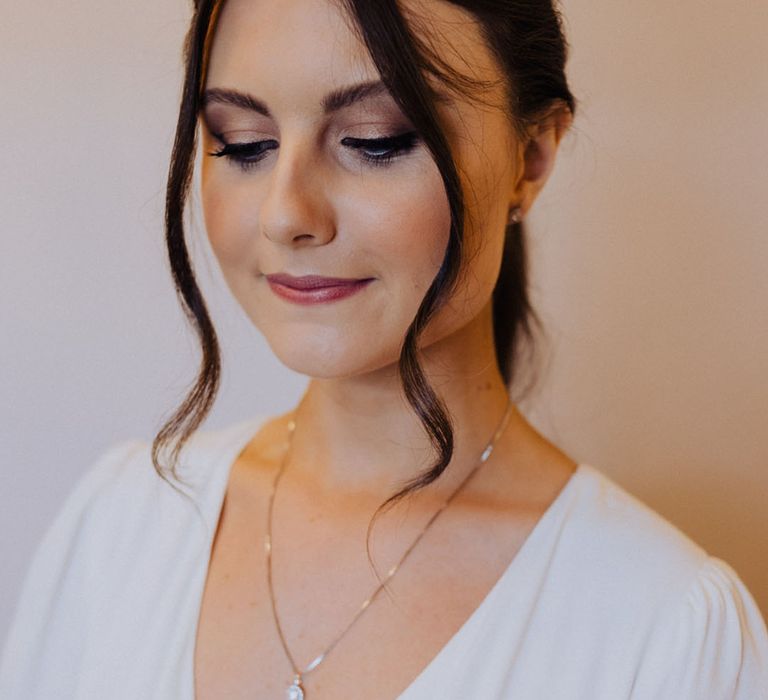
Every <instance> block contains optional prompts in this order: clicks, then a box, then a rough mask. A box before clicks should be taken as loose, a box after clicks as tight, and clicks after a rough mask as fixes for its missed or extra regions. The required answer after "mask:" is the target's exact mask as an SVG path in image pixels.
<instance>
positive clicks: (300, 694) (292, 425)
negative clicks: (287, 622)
mask: <svg viewBox="0 0 768 700" xmlns="http://www.w3.org/2000/svg"><path fill="white" fill-rule="evenodd" d="M511 408H512V402H509V403H507V409H506V411H505V412H504V416H503V417H502V419H501V422H500V424H499V426H498V428H497V429H496V432H495V433H494V434H493V438H492V439H491V441H490V442H489V443H488V445H487V446H486V448H485V449H484V450H483V452H482V454H481V455H480V461H479V462H478V463H477V465H476V466H475V467H474V468H473V469H472V470H471V471H470V472H469V473H468V474H467V476H466V477H464V479H463V480H462V481H461V483H460V484H459V485H458V486H457V487H456V489H455V490H454V491H453V493H452V494H451V495H450V496H449V497H448V498H447V499H446V500H445V501H444V502H443V505H442V506H440V508H438V510H437V512H436V513H435V514H434V515H433V516H432V517H431V518H430V519H429V521H428V522H427V524H426V525H425V526H424V527H423V528H422V530H421V532H420V533H419V535H418V536H417V537H416V539H415V540H414V541H413V542H412V543H411V546H410V547H408V549H406V550H405V554H403V556H402V557H400V561H399V562H397V564H395V565H394V566H393V567H392V568H391V569H390V570H389V571H388V572H387V575H386V577H385V578H384V580H383V581H382V582H381V583H380V584H379V586H378V587H377V588H376V590H375V591H374V592H373V594H372V595H371V596H370V597H369V598H368V600H366V601H365V602H364V603H363V604H362V605H361V606H360V608H359V609H358V611H357V613H356V614H355V616H354V617H353V618H352V621H351V622H350V623H349V624H348V625H347V626H346V627H345V628H344V629H343V630H342V631H341V633H340V634H339V635H337V637H336V639H334V640H333V642H332V643H331V644H330V646H329V647H328V648H327V649H326V650H325V651H324V652H323V653H322V654H320V655H319V656H318V657H316V658H315V660H314V661H312V662H311V663H310V664H309V665H308V666H307V667H306V668H305V669H304V670H303V671H301V670H300V669H299V667H298V665H297V664H296V661H295V660H294V658H293V655H292V654H291V652H290V650H289V649H288V644H287V643H286V641H285V635H284V634H283V628H282V626H281V625H280V618H279V617H278V614H277V604H276V602H275V593H274V590H273V588H272V508H273V504H274V501H275V492H276V491H277V484H278V482H279V481H280V477H281V476H282V475H283V471H284V470H285V465H286V463H287V461H288V452H289V449H290V446H291V441H292V438H293V433H294V431H295V429H296V421H295V420H293V419H291V421H290V422H289V423H288V436H289V437H288V441H287V442H286V444H285V452H284V453H283V460H282V463H281V465H280V469H279V470H278V472H277V474H276V475H275V479H274V481H273V483H272V493H271V494H270V497H269V508H268V511H267V533H266V535H265V538H264V549H265V551H266V554H267V584H268V588H269V598H270V601H271V603H272V614H273V616H274V618H275V626H276V627H277V632H278V635H279V636H280V642H281V644H282V645H283V650H284V651H285V655H286V657H288V660H289V661H290V663H291V667H292V668H293V683H291V685H290V686H289V687H288V691H287V697H288V700H304V698H305V697H306V691H305V689H304V685H303V678H304V676H306V675H307V674H309V673H310V672H311V671H314V670H315V669H316V668H317V667H318V666H319V665H320V662H322V661H323V659H325V657H326V656H327V655H328V653H329V652H330V651H331V650H332V649H333V648H334V647H335V646H336V645H337V644H338V642H339V640H340V639H341V638H342V637H343V636H344V635H345V634H346V633H347V631H348V630H349V628H350V627H352V625H353V624H354V623H355V621H356V620H357V618H358V617H360V615H362V614H363V612H364V611H365V609H366V608H367V607H368V606H369V605H370V604H371V603H372V602H373V600H374V599H375V598H376V596H377V595H378V594H379V592H380V591H381V590H382V589H383V588H384V586H385V585H386V583H387V581H389V580H390V579H391V578H392V577H393V576H394V575H395V572H397V570H398V569H399V568H400V565H401V564H402V563H403V562H404V561H405V559H406V557H407V556H408V555H409V554H410V553H411V551H412V550H413V548H414V547H415V546H416V545H417V544H418V542H419V540H421V538H422V537H423V536H424V533H425V532H426V531H427V529H428V528H429V526H430V525H432V523H433V522H434V521H435V519H436V518H437V516H438V515H440V513H442V512H443V511H444V510H445V508H446V507H447V506H448V504H449V503H450V502H451V501H452V500H453V499H454V498H455V497H456V494H458V493H459V491H461V489H462V488H464V485H465V484H466V483H467V482H468V481H469V479H470V477H472V475H473V474H475V472H477V470H478V469H479V468H480V467H481V466H482V465H483V464H484V463H485V462H486V461H487V460H488V458H489V457H490V456H491V452H493V448H494V445H495V444H496V441H497V440H498V439H499V437H500V435H501V434H502V432H504V428H506V425H507V422H508V420H509V415H510V411H511Z"/></svg>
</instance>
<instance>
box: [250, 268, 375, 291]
mask: <svg viewBox="0 0 768 700" xmlns="http://www.w3.org/2000/svg"><path fill="white" fill-rule="evenodd" d="M265 276H266V278H267V279H268V280H269V281H270V282H275V283H277V284H280V285H282V286H283V287H291V288H293V289H300V290H308V289H320V288H322V287H340V286H345V285H356V284H358V283H360V282H367V281H370V279H372V278H367V279H363V278H359V279H354V278H349V277H322V276H321V275H303V276H302V277H294V276H293V275H289V274H287V273H285V272H278V273H275V274H273V275H265Z"/></svg>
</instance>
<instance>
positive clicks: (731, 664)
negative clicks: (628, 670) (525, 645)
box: [558, 465, 768, 700]
mask: <svg viewBox="0 0 768 700" xmlns="http://www.w3.org/2000/svg"><path fill="white" fill-rule="evenodd" d="M578 478H579V480H578V482H577V483H575V484H574V486H575V487H576V488H575V491H574V493H573V494H572V496H573V497H572V498H571V499H570V500H569V502H568V504H567V507H568V514H567V517H566V519H565V520H564V524H563V529H562V532H561V533H560V537H561V538H562V542H561V543H560V546H559V547H558V549H559V550H561V551H562V552H563V559H562V564H561V567H562V571H561V573H562V574H563V575H567V577H568V579H567V580H568V584H567V585H568V588H569V591H570V593H571V595H572V598H571V601H573V600H578V601H579V606H578V608H579V611H578V612H577V613H574V614H575V615H576V617H577V618H579V620H580V624H586V625H590V624H591V625H592V626H593V627H594V628H595V629H599V630H600V634H601V635H603V636H604V640H605V642H606V644H607V645H608V646H615V645H621V648H622V649H624V653H629V650H630V649H632V652H631V655H632V656H633V657H634V658H635V659H636V660H637V671H636V674H637V675H636V677H635V679H634V683H635V690H637V696H638V697H643V698H644V697H649V698H650V697H676V698H686V699H687V698H698V697H711V698H723V699H724V700H725V698H728V700H733V698H739V699H741V698H744V699H745V700H746V699H747V698H750V699H754V700H757V699H759V700H763V699H766V700H768V691H767V690H766V689H768V631H766V627H765V622H764V621H763V618H762V615H761V613H760V611H759V609H758V607H757V604H756V603H755V601H754V598H753V597H752V595H751V594H750V592H749V591H748V589H747V588H746V586H745V585H744V583H743V582H742V580H741V579H740V578H739V576H738V574H737V573H736V571H735V570H734V569H733V568H732V567H731V566H730V565H729V564H728V563H726V562H725V561H723V560H721V559H718V558H716V557H714V556H712V555H710V554H709V553H708V552H707V551H706V550H705V549H704V548H703V547H701V546H700V545H699V544H697V543H696V542H694V541H693V540H692V539H691V538H690V537H689V536H688V535H686V534H685V533H684V532H682V531H681V530H680V529H679V528H677V527H676V526H675V525H673V524H672V523H671V522H670V521H668V520H667V519H666V518H664V517H663V516H661V515H660V514H659V513H657V512H656V511H655V510H653V509H652V508H651V507H649V506H648V505H647V504H645V503H644V502H643V501H641V500H640V499H638V498H637V497H635V496H634V495H633V494H631V493H629V492H628V491H626V490H625V489H624V488H622V487H621V486H620V485H618V484H617V483H616V482H614V481H613V480H612V479H610V478H609V477H608V476H606V475H605V474H603V473H602V472H600V471H598V470H597V469H595V468H593V467H591V466H589V465H581V467H580V470H579V472H578ZM571 617H572V618H573V614H572V615H571ZM761 693H762V694H761Z"/></svg>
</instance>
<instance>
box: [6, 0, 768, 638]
mask: <svg viewBox="0 0 768 700" xmlns="http://www.w3.org/2000/svg"><path fill="white" fill-rule="evenodd" d="M6 5H7V7H5V8H4V9H3V22H2V23H0V88H2V95H3V108H2V109H1V110H0V133H2V140H3V144H2V154H3V155H2V167H0V207H2V208H1V209H0V222H1V223H0V225H1V226H2V236H0V328H1V329H2V330H1V331H0V332H1V333H2V340H1V342H0V395H1V396H2V401H1V402H0V426H1V427H0V464H1V465H2V471H0V550H1V552H2V560H3V567H2V574H0V576H1V577H2V578H0V587H1V590H0V636H4V634H5V630H6V627H7V623H8V619H9V615H10V613H11V609H12V607H13V603H14V601H15V598H16V596H17V595H18V591H19V587H20V585H21V577H22V575H23V573H24V571H25V570H26V567H27V565H28V563H29V558H30V556H31V554H32V551H33V548H34V546H35V545H36V543H37V541H38V540H39V538H40V536H41V535H42V532H43V530H44V528H45V527H46V526H47V524H48V523H49V522H50V520H51V518H52V517H53V515H54V513H55V511H56V509H57V508H58V507H59V505H60V504H61V501H62V499H63V498H64V496H65V495H66V494H67V492H68V491H69V489H70V488H71V487H72V484H73V482H74V480H75V479H76V478H77V477H78V475H79V474H81V473H82V471H83V469H84V468H85V467H86V466H88V464H89V463H90V462H91V461H92V460H93V459H94V458H95V456H96V455H97V454H98V453H99V452H100V451H101V450H102V449H104V448H105V447H106V446H107V445H108V444H110V443H112V442H114V441H116V440H119V439H123V438H127V437H134V436H142V437H145V438H150V437H151V436H152V431H153V429H154V428H155V427H156V426H157V425H158V421H159V420H160V418H161V416H163V415H165V414H166V413H167V412H169V411H170V409H171V408H172V406H173V405H174V404H175V402H176V401H177V400H178V399H179V398H180V397H181V395H182V393H183V390H184V388H185V386H186V384H187V382H188V381H190V380H191V378H192V377H193V376H194V372H195V369H196V365H197V355H196V349H195V343H194V341H193V338H192V336H191V334H189V333H188V332H187V331H186V330H185V326H184V322H183V319H182V317H181V314H180V312H179V311H178V309H177V306H176V300H175V296H174V293H173V290H172V287H171V283H170V279H169V274H168V272H167V268H166V263H165V261H164V257H163V255H164V252H163V248H162V230H161V219H162V201H163V186H164V183H163V181H164V176H165V171H166V167H167V157H168V153H169V149H170V143H171V136H172V130H173V121H174V110H175V105H176V100H177V96H178V78H179V73H178V56H179V49H180V44H181V39H182V35H183V32H184V30H185V22H186V19H187V13H188V6H187V3H186V2H185V1H184V0H151V1H150V0H136V1H134V2H132V3H106V4H105V3H103V2H98V1H97V0H76V1H72V0H70V1H69V2H66V3H65V2H60V1H59V0H46V2H45V3H43V2H41V1H40V0H37V1H35V2H28V3H6ZM565 10H566V15H567V23H566V24H567V29H568V32H569V36H570V39H571V43H572V45H573V51H572V60H571V62H570V65H569V72H570V76H571V80H572V84H573V89H574V91H575V92H576V94H577V96H578V97H579V98H580V101H581V105H580V114H579V115H578V118H577V121H576V125H575V129H574V131H573V133H572V134H571V135H569V137H568V138H567V140H566V142H565V144H564V146H563V151H562V155H561V159H560V162H559V164H558V166H557V170H556V172H555V174H554V177H553V181H552V182H551V184H550V186H549V187H548V189H547V191H546V192H545V193H544V194H543V195H542V198H541V199H540V201H539V202H538V203H537V205H536V208H535V211H534V212H533V214H532V216H531V218H530V223H531V236H532V241H533V258H534V260H533V262H534V279H533V284H534V295H535V299H536V303H537V305H538V308H539V310H540V313H541V315H542V316H543V318H544V320H545V322H546V325H547V330H548V334H549V337H550V344H549V346H548V350H547V348H546V347H545V348H543V349H544V350H546V353H545V359H546V358H547V357H548V362H547V365H546V369H545V371H544V373H543V375H542V380H541V382H540V385H539V390H538V392H537V393H536V394H534V395H533V396H532V397H531V398H530V400H528V401H527V402H526V403H525V404H524V405H523V407H524V408H525V410H526V411H527V412H528V413H529V414H530V415H531V417H532V419H533V420H534V421H535V422H536V423H537V424H538V425H539V426H540V428H541V429H542V430H543V431H544V432H546V433H547V434H548V435H549V436H550V437H551V438H552V439H554V440H555V441H556V442H557V443H558V444H560V445H561V446H562V447H563V448H564V449H565V450H566V451H568V452H569V453H570V454H572V455H573V456H574V457H576V458H578V459H579V460H581V461H585V462H589V463H591V464H592V465H594V466H597V467H598V468H600V469H602V470H603V471H604V472H605V473H607V474H609V475H610V476H611V477H613V478H614V479H615V480H616V481H618V482H619V483H620V484H622V485H624V486H625V487H626V488H627V489H628V490H630V491H632V492H633V493H635V494H636V495H637V496H639V497H640V498H642V499H643V500H645V501H646V502H647V503H649V504H650V505H651V506H652V507H654V508H655V509H657V510H658V511H659V512H660V513H662V514H663V515H664V516H666V517H667V518H668V519H670V520H671V521H672V522H674V523H675V524H676V525H678V526H679V527H680V528H682V529H683V530H684V531H685V532H687V533H688V534H689V535H691V536H692V537H693V538H694V539H695V540H697V541H698V542H699V543H701V544H702V545H703V546H705V547H706V548H707V549H708V550H709V551H711V552H712V553H713V554H716V555H718V556H721V557H722V558H724V559H726V560H727V561H728V562H729V563H731V564H732V565H733V566H734V568H736V570H737V571H738V572H739V573H740V575H741V576H742V578H743V579H744V581H745V582H746V583H747V585H748V587H749V588H750V589H751V591H752V592H753V594H754V596H755V598H756V599H757V600H758V603H759V604H760V605H761V607H762V609H763V611H764V613H768V563H766V559H767V555H768V436H767V435H766V429H765V426H766V425H768V304H766V301H767V300H768V275H766V270H767V269H768V225H767V224H766V222H768V192H766V189H767V184H766V183H768V138H766V117H765V115H766V114H768V78H767V77H766V72H765V70H764V68H761V66H764V65H765V36H766V35H768V6H765V3H753V2H733V1H732V0H729V1H728V2H725V0H722V1H721V2H716V3H707V4H706V5H702V4H701V3H698V2H693V0H681V1H680V2H676V3H662V2H656V3H635V2H630V1H629V0H614V1H613V2H609V3H600V4H599V5H596V4H593V3H577V2H568V3H567V4H566V6H565ZM195 248H196V255H197V256H198V258H202V259H204V258H205V256H206V255H209V252H208V250H207V244H206V242H205V240H204V236H202V235H198V239H197V243H196V245H195ZM201 264H202V263H201ZM206 270H207V271H206ZM201 274H202V277H203V279H202V283H203V287H204V289H205V290H206V292H207V294H208V296H209V297H210V298H211V301H212V307H213V313H214V318H215V319H216V320H217V322H218V327H219V329H220V334H221V336H222V342H223V344H224V347H225V356H224V359H225V382H224V389H223V392H222V394H221V397H220V400H219V403H218V405H217V407H216V410H215V413H214V415H213V416H212V418H211V420H210V421H209V425H210V426H212V427H215V426H218V425H222V424H225V423H227V422H229V421H232V420H238V419H240V418H242V417H244V416H249V415H252V414H255V413H260V412H268V413H276V412H279V411H283V410H286V409H288V408H289V407H290V406H291V405H293V403H294V402H295V401H296V399H297V398H298V397H299V395H300V394H301V391H302V390H303V387H304V383H305V380H304V378H303V377H301V376H298V375H295V374H293V373H291V372H289V371H288V370H286V369H285V368H283V367H282V366H280V364H279V363H278V362H277V361H276V360H275V359H274V358H273V357H272V356H271V353H270V351H269V349H268V348H267V346H266V344H265V343H263V342H262V340H261V338H260V337H259V336H258V335H257V334H256V332H255V331H253V330H252V329H251V328H249V327H248V325H247V323H246V321H245V320H244V319H243V317H242V316H241V315H240V313H239V311H238V309H237V308H236V307H235V306H234V305H233V304H232V302H230V301H229V299H228V298H227V294H226V292H224V291H223V283H222V282H221V280H220V279H219V277H218V271H217V270H216V268H215V265H213V264H209V265H204V264H203V265H202V268H201Z"/></svg>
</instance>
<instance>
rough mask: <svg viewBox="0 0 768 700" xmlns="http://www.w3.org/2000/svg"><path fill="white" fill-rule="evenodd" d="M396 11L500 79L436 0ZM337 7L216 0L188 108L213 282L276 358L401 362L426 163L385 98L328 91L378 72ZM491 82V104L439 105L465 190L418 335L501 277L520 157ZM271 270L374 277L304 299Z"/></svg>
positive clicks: (424, 222) (436, 191)
mask: <svg viewBox="0 0 768 700" xmlns="http://www.w3.org/2000/svg"><path fill="white" fill-rule="evenodd" d="M407 7H408V8H409V9H414V10H417V11H418V13H419V15H420V16H424V17H427V18H429V21H430V23H431V25H430V26H431V27H432V29H433V30H434V31H430V42H431V45H432V46H433V48H434V49H436V50H437V51H438V52H439V53H440V54H441V55H442V56H443V57H444V58H445V60H447V62H448V63H449V64H451V65H453V66H454V67H456V68H457V69H459V70H461V71H462V72H463V73H465V74H467V73H469V74H470V75H473V76H475V77H480V78H483V79H488V78H494V79H499V78H500V73H499V72H498V69H497V68H496V66H495V64H494V63H493V60H492V58H491V55H490V53H489V51H488V50H487V48H486V46H485V44H484V43H483V41H482V40H481V38H480V35H479V32H478V30H477V28H476V27H475V26H474V25H473V24H468V18H469V15H466V14H464V13H463V11H460V10H459V9H457V8H455V7H454V6H452V5H449V4H448V3H445V2H441V1H439V0H435V1H430V0H426V1H422V2H419V3H416V2H410V3H408V4H407ZM349 21H350V20H349V19H348V18H346V17H345V16H344V15H343V14H342V13H341V10H340V9H339V8H338V7H337V6H336V5H335V4H334V3H333V2H331V1H330V0H328V1H326V0H281V2H279V3H278V2H270V1H269V0H227V2H225V3H224V6H223V8H222V10H221V14H220V16H219V19H218V23H217V25H216V31H215V34H214V37H213V43H212V45H211V52H210V59H209V66H208V73H207V78H206V94H207V98H206V100H205V106H204V108H203V112H202V115H201V116H202V121H203V128H202V134H203V146H204V151H205V155H204V158H203V168H202V203H203V210H204V216H205V224H206V229H207V232H208V236H209V238H210V242H211V245H212V248H213V251H214V253H215V254H216V257H217V259H218V261H219V263H220V265H221V269H222V272H223V274H224V277H225V279H226V281H227V284H228V285H229V287H230V289H231V291H232V293H233V294H234V296H235V298H236V299H237V300H238V302H239V303H240V305H241V306H242V307H243V309H244V311H245V312H246V314H247V315H248V316H249V317H250V319H251V320H252V321H253V323H254V324H255V325H256V326H257V328H259V330H260V331H261V332H262V333H263V334H264V336H265V338H266V339H267V342H268V343H269V344H270V347H271V348H272V350H273V351H274V352H275V354H276V355H277V356H278V357H279V358H280V360H281V361H282V362H283V363H284V364H285V365H286V366H288V367H290V368H291V369H293V370H295V371H297V372H300V373H302V374H306V375H309V376H313V377H324V378H330V377H341V376H352V375H355V374H360V373H364V372H371V371H374V370H377V369H381V368H384V367H387V366H389V365H391V364H392V363H394V362H396V361H397V358H398V356H399V354H400V346H401V343H402V340H403V337H404V335H405V332H406V330H407V328H408V325H409V324H410V323H411V321H412V319H413V317H414V315H415V313H416V311H417V309H418V307H419V304H420V303H421V301H422V299H423V297H424V295H425V293H426V291H427V289H428V288H429V286H430V284H431V282H432V280H433V278H434V277H435V275H436V274H437V272H438V269H439V267H440V264H441V261H442V259H443V256H444V253H445V248H446V245H447V242H448V234H449V227H450V213H449V208H448V201H447V197H446V195H445V191H444V187H443V183H442V179H441V177H440V174H439V172H438V169H437V167H436V165H435V164H434V162H433V161H432V158H431V156H430V154H429V151H428V150H427V148H426V147H425V146H424V144H423V143H422V142H421V141H420V140H419V139H418V137H416V138H415V140H414V138H412V136H410V135H409V134H412V132H413V128H412V125H411V124H410V123H409V121H408V120H407V119H406V117H405V116H404V115H403V114H402V112H401V111H400V109H399V108H398V106H397V104H396V103H395V101H394V100H393V99H392V98H391V97H390V96H389V94H388V93H387V92H386V91H381V90H379V91H377V90H372V91H369V92H368V94H367V95H364V96H363V97H362V98H361V99H357V100H346V101H341V103H339V101H338V100H336V101H334V100H330V102H331V104H329V99H328V96H329V95H331V94H333V93H336V92H337V91H339V90H343V89H346V88H348V87H350V86H354V85H358V84H360V83H371V82H377V81H378V80H379V79H380V76H379V74H378V71H377V70H376V68H375V66H374V64H373V62H372V61H371V59H370V57H369V56H368V54H367V51H366V49H365V47H364V45H363V44H362V43H360V42H359V40H358V39H357V37H356V36H355V34H354V33H353V31H352V30H351V28H350V25H349V24H348V22H349ZM489 95H490V97H491V98H492V99H493V97H494V93H487V94H486V95H485V98H488V97H489ZM495 96H496V104H498V105H499V106H500V107H499V108H490V107H489V106H487V105H486V106H483V105H479V104H477V103H476V102H473V101H472V100H471V99H470V98H460V97H459V96H457V95H455V94H452V98H453V99H454V102H453V103H449V102H446V103H441V104H440V105H439V113H440V117H441V120H442V124H443V127H444V129H445V131H446V136H447V137H448V139H449V143H450V145H451V148H452V150H453V153H454V157H455V158H456V161H457V165H458V167H459V173H460V175H461V177H462V181H463V184H464V188H465V193H466V197H467V201H466V206H467V209H468V211H467V221H466V224H465V226H466V230H465V231H466V234H465V235H466V240H467V243H468V249H467V251H466V253H467V254H468V255H469V254H470V253H471V255H469V258H470V259H468V260H467V261H466V263H465V264H466V268H465V274H464V275H463V276H462V282H461V284H460V286H459V289H458V291H457V293H456V294H455V295H454V297H453V298H452V299H451V300H450V303H449V304H448V305H447V306H445V307H443V308H442V309H441V310H440V312H439V313H438V314H437V315H436V316H435V317H433V319H432V320H431V321H430V324H429V326H428V327H427V329H426V332H425V334H424V335H423V336H422V339H421V341H420V346H421V347H426V346H428V345H430V344H432V343H435V342H439V341H440V340H442V339H444V338H446V337H448V336H450V335H452V334H454V333H455V332H456V331H458V330H460V329H462V328H464V327H466V326H467V324H470V323H471V322H472V321H473V320H474V319H476V318H477V317H478V314H479V313H480V311H481V310H483V308H484V307H486V305H487V304H488V302H489V300H490V297H491V292H492V290H493V287H494V284H495V281H496V278H497V275H498V269H499V265H500V260H501V252H502V247H503V236H504V228H505V225H506V221H507V212H508V207H509V206H510V203H511V201H512V193H513V189H514V184H515V181H516V179H517V176H518V175H519V166H520V158H519V152H518V146H519V144H518V143H517V142H516V140H515V138H514V136H513V132H512V130H511V127H510V125H509V121H508V119H507V117H506V115H505V114H504V112H503V109H502V108H501V106H502V105H503V88H502V86H501V83H499V86H498V88H497V93H495ZM379 139H392V141H390V142H389V143H387V142H384V143H379V144H377V143H375V140H379ZM369 140H373V141H374V143H365V142H366V141H369ZM222 151H223V152H224V154H222V155H218V156H214V155H208V154H210V153H222ZM377 158H378V159H377ZM475 246H477V249H476V248H475ZM275 273H288V274H290V275H293V276H304V275H322V276H329V277H341V278H354V279H370V280H371V281H370V282H368V283H367V284H366V285H365V286H363V287H362V288H360V289H359V291H357V292H356V293H354V294H352V295H349V296H345V297H343V298H340V299H336V300H333V301H327V302H325V303H314V304H301V303H295V302H293V301H289V300H287V299H285V298H283V297H282V296H280V295H279V294H278V293H276V292H275V291H274V290H273V288H272V286H271V285H270V283H269V281H268V280H267V278H266V277H265V275H271V274H275Z"/></svg>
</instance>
